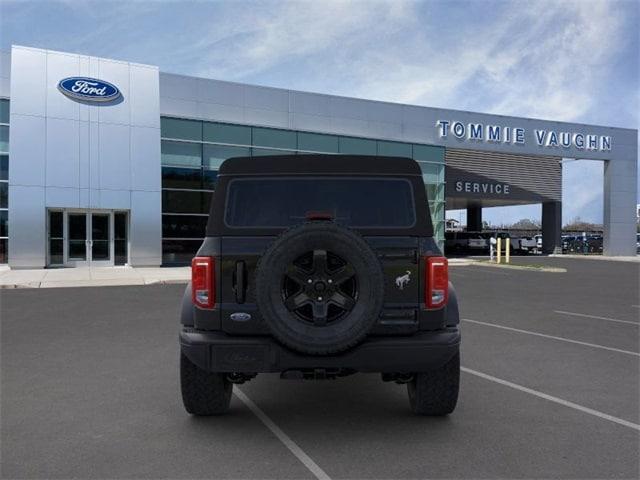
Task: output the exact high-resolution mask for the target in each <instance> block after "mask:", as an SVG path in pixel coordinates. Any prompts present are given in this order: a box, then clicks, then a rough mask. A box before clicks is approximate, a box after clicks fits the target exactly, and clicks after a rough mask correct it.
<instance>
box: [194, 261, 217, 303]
mask: <svg viewBox="0 0 640 480" xmlns="http://www.w3.org/2000/svg"><path fill="white" fill-rule="evenodd" d="M214 266H215V260H214V259H213V257H195V258H194V259H193V260H192V261H191V300H192V301H193V304H194V305H196V306H198V307H200V308H213V306H214V305H215V301H216V298H215V285H216V279H215V272H214Z"/></svg>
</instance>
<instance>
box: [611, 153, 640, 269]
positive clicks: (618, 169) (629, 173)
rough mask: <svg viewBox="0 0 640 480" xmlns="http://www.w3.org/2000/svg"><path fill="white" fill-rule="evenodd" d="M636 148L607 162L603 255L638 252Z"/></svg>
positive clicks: (634, 253) (632, 254)
mask: <svg viewBox="0 0 640 480" xmlns="http://www.w3.org/2000/svg"><path fill="white" fill-rule="evenodd" d="M637 148H638V147H637V144H635V143H634V145H633V146H632V147H631V148H630V150H631V151H632V152H631V155H630V156H629V157H627V158H616V159H614V160H609V161H607V162H605V164H604V198H603V200H604V215H603V217H604V218H603V220H604V222H603V223H604V239H603V240H604V245H603V247H604V248H603V253H604V255H629V256H635V255H636V228H637V227H636V203H637V200H636V198H637V188H638V187H637V184H636V181H637V180H636V179H637V178H638V163H637V162H638V154H637Z"/></svg>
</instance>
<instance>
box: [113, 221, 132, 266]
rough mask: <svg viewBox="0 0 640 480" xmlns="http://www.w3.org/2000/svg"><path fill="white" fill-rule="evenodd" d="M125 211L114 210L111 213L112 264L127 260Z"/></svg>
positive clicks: (123, 262)
mask: <svg viewBox="0 0 640 480" xmlns="http://www.w3.org/2000/svg"><path fill="white" fill-rule="evenodd" d="M127 223H128V222H127V213H126V212H116V213H114V214H113V251H114V254H115V258H114V262H113V263H114V264H115V265H124V264H125V263H127V262H128V261H129V245H128V241H127V230H128V225H127Z"/></svg>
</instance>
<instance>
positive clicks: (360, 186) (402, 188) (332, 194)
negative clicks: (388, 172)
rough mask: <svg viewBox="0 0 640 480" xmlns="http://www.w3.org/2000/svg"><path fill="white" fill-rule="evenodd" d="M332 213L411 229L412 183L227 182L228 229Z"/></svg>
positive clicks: (356, 222)
mask: <svg viewBox="0 0 640 480" xmlns="http://www.w3.org/2000/svg"><path fill="white" fill-rule="evenodd" d="M310 214H311V215H313V214H321V215H325V214H328V215H331V217H332V218H333V219H334V220H335V221H336V223H339V224H342V225H347V226H350V227H358V228H410V227H413V226H414V224H415V221H416V215H415V210H414V200H413V189H412V187H411V183H410V182H409V181H407V180H405V179H400V178H375V177H374V178H361V177H359V178H345V177H341V178H318V177H314V178H299V177H296V178H287V177H278V178H259V179H258V178H247V179H234V180H232V181H231V182H230V183H229V187H228V193H227V205H226V213H225V223H226V224H227V226H229V227H271V228H274V227H276V228H279V227H288V226H291V225H295V224H298V223H301V222H303V221H304V220H305V219H306V218H308V216H309V215H310Z"/></svg>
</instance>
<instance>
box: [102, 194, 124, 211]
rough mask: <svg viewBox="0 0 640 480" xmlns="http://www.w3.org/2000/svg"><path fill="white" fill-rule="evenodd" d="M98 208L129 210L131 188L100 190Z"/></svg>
mask: <svg viewBox="0 0 640 480" xmlns="http://www.w3.org/2000/svg"><path fill="white" fill-rule="evenodd" d="M98 208H106V209H110V210H113V209H121V210H128V209H130V208H131V192H130V191H129V190H100V200H99V202H98Z"/></svg>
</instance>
